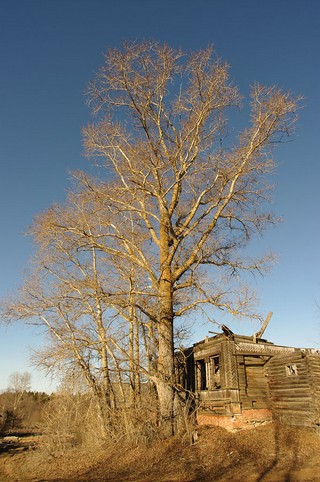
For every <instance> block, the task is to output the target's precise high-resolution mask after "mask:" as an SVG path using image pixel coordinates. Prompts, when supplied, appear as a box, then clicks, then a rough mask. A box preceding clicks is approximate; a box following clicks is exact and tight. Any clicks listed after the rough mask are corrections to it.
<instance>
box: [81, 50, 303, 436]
mask: <svg viewBox="0 0 320 482" xmlns="http://www.w3.org/2000/svg"><path fill="white" fill-rule="evenodd" d="M88 95H89V105H90V107H91V108H92V111H93V113H94V114H95V115H96V120H95V122H94V123H93V124H91V125H89V126H88V127H87V128H86V129H84V143H85V147H86V151H87V154H88V155H90V156H96V157H97V158H98V157H101V158H102V159H103V162H104V163H105V165H106V166H107V169H108V175H110V176H111V178H112V180H113V181H112V183H113V184H110V187H109V192H108V202H111V203H112V205H113V206H114V207H116V208H114V209H115V211H114V213H115V217H114V219H115V221H114V223H109V225H108V227H107V229H106V235H107V236H108V237H109V240H108V244H107V245H108V248H107V251H108V252H109V254H112V255H114V256H117V257H118V258H121V259H122V260H123V262H128V263H130V264H131V265H134V266H136V267H138V268H139V269H142V270H144V271H145V273H146V276H147V277H148V278H149V280H150V283H151V286H152V288H151V289H150V291H152V295H153V296H156V298H157V303H158V313H157V316H156V320H154V322H155V324H156V326H157V336H158V364H157V372H156V376H155V381H156V384H157V391H158V397H159V402H160V413H161V426H162V431H163V433H164V434H166V435H168V434H171V433H172V431H173V430H174V409H173V407H174V403H173V402H174V393H175V390H174V342H173V339H174V335H173V333H174V320H175V319H176V318H177V317H178V316H181V315H183V314H185V313H187V312H188V310H190V309H193V308H196V307H197V306H199V305H200V304H201V305H205V304H212V305H214V306H216V307H218V308H221V309H225V310H229V311H230V312H231V313H233V314H234V315H243V314H248V313H249V311H248V302H250V301H251V299H250V296H249V297H248V294H247V291H244V292H243V293H238V294H237V295H239V296H237V297H236V298H234V297H233V293H232V289H231V285H230V279H231V278H230V275H232V274H235V273H237V274H239V273H241V272H243V271H246V272H247V271H250V272H255V271H261V270H263V269H264V268H265V267H266V266H267V263H268V261H269V260H268V258H267V257H265V258H262V259H251V258H249V257H246V256H245V255H244V252H243V251H242V249H243V248H244V247H245V246H246V245H247V244H248V242H249V241H250V240H251V239H252V237H253V236H254V235H256V234H257V233H261V232H262V231H263V229H264V228H265V226H266V225H268V224H269V223H271V222H273V219H272V216H271V215H270V213H267V212H264V211H263V209H262V208H263V207H265V205H266V202H265V201H267V200H268V196H269V192H270V186H269V185H268V174H269V173H270V172H271V171H272V170H273V168H274V161H273V159H272V156H271V150H272V148H273V147H274V146H275V145H276V144H277V143H279V142H281V141H282V140H283V139H284V138H285V137H286V136H288V135H289V134H290V132H291V130H292V127H293V124H294V122H295V120H296V109H297V100H298V99H294V98H293V97H292V96H291V95H290V94H288V93H283V92H281V91H279V90H277V89H276V88H275V87H271V88H266V87H263V86H261V85H259V84H255V85H254V86H253V88H252V91H251V123H250V126H249V127H248V128H247V129H245V130H244V131H243V132H241V133H240V134H239V135H238V136H237V137H236V136H229V137H228V136H226V133H227V132H228V131H227V118H226V112H227V110H228V109H230V108H232V107H239V106H240V103H241V99H240V95H239V93H238V90H237V88H236V87H235V86H234V85H233V84H232V83H231V82H230V81H229V73H228V66H227V65H226V64H225V63H224V62H222V61H221V60H220V59H219V58H218V57H217V56H216V55H215V53H214V52H213V51H212V49H211V48H208V49H206V50H201V51H198V52H196V53H192V54H190V55H188V56H185V55H183V53H182V52H181V51H177V50H174V49H172V48H170V47H168V46H167V45H159V44H158V43H155V42H145V43H142V44H136V43H133V44H125V45H124V46H123V48H122V49H113V50H110V51H109V52H107V54H106V55H105V60H104V63H103V65H102V67H101V69H100V70H99V72H98V73H97V75H96V77H95V79H94V81H93V82H92V83H91V84H90V85H89V89H88ZM119 213H121V218H122V220H123V218H124V217H126V216H127V217H128V218H130V219H131V220H133V219H134V220H135V222H136V226H137V229H138V230H142V231H143V232H144V233H147V238H148V241H147V240H146V235H145V237H144V240H143V241H142V240H141V238H139V239H137V238H136V239H135V238H134V237H132V233H131V231H130V234H129V235H128V231H127V223H126V222H123V221H121V222H118V221H117V219H116V217H117V216H118V215H119ZM135 241H138V243H135ZM204 266H209V267H210V273H211V276H212V279H213V280H214V279H216V280H217V279H218V276H220V275H219V273H224V275H225V280H227V283H226V285H225V286H224V287H223V288H221V286H218V285H219V283H220V280H219V281H218V282H217V283H215V284H214V283H213V285H212V289H211V290H205V289H204V288H203V287H202V286H201V283H199V279H201V278H199V273H200V272H201V270H202V268H203V267H204ZM184 292H185V293H189V294H188V296H187V295H186V300H188V302H187V303H185V302H183V299H184V296H183V293H184ZM191 292H193V293H194V296H193V298H192V296H191V294H190V293H191ZM249 314H251V315H252V312H251V313H249Z"/></svg>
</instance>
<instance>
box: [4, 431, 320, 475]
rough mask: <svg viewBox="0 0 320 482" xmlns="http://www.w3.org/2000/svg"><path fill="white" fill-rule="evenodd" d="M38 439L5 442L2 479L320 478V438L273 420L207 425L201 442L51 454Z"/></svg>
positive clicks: (169, 441) (159, 443) (179, 441)
mask: <svg viewBox="0 0 320 482" xmlns="http://www.w3.org/2000/svg"><path fill="white" fill-rule="evenodd" d="M32 442H33V441H32V439H30V438H29V439H24V438H21V439H20V440H19V442H15V443H12V442H11V443H10V444H6V446H5V444H1V445H0V481H1V482H5V481H10V482H18V481H19V482H29V481H30V482H31V481H33V482H49V481H55V482H58V481H60V482H62V481H63V482H71V481H72V482H75V481H82V482H85V481H86V482H89V481H97V482H98V481H99V482H100V481H101V482H107V481H108V482H118V481H119V482H125V481H128V482H129V481H131V482H211V481H230V482H237V481H238V482H242V481H243V482H259V481H264V482H277V481H292V482H294V481H299V482H309V481H310V482H313V481H319V482H320V437H319V436H317V435H316V434H314V433H310V432H307V431H304V430H298V429H292V428H281V429H280V428H277V427H276V426H274V425H272V424H270V425H265V426H262V427H258V428H255V429H251V430H246V431H241V432H234V433H230V432H227V431H226V430H224V429H222V428H205V427H203V428H201V429H199V438H198V440H197V442H196V443H195V444H193V445H190V443H188V441H187V440H183V441H181V439H178V438H172V439H170V440H166V441H162V442H160V441H158V442H157V443H153V444H152V445H149V446H140V447H134V448H132V447H131V448H130V447H125V446H124V445H123V444H120V443H119V444H118V446H117V447H113V448H112V449H110V448H109V449H105V450H104V451H102V450H101V451H98V452H97V451H96V452H94V453H88V452H85V453H84V452H79V451H71V452H69V453H68V454H67V455H64V456H61V457H59V458H48V457H45V456H44V452H43V451H41V450H40V449H37V448H36V447H33V445H32Z"/></svg>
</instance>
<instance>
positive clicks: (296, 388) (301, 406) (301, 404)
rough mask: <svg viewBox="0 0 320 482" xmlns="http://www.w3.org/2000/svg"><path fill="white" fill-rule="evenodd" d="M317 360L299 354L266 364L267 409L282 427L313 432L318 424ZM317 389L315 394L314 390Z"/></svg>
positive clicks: (276, 358) (278, 358)
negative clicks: (268, 404)
mask: <svg viewBox="0 0 320 482" xmlns="http://www.w3.org/2000/svg"><path fill="white" fill-rule="evenodd" d="M319 360H320V358H319V357H317V356H315V357H310V355H305V354H304V353H303V352H301V351H300V350H297V351H296V352H295V353H293V354H290V355H283V356H275V357H273V358H272V359H271V360H270V362H268V364H267V369H266V371H267V375H268V379H269V388H270V405H271V409H272V412H273V416H274V418H275V419H276V420H278V421H280V422H281V423H285V424H289V425H297V426H304V427H311V428H316V426H317V423H319V395H320V394H319V370H320V365H319ZM315 388H316V390H315Z"/></svg>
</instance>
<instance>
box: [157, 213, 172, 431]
mask: <svg viewBox="0 0 320 482" xmlns="http://www.w3.org/2000/svg"><path fill="white" fill-rule="evenodd" d="M168 255H169V234H168V228H167V223H165V222H164V221H163V218H162V223H161V228H160V270H161V271H160V272H161V274H160V287H159V294H160V318H159V327H158V336H159V358H158V373H157V382H156V385H157V392H158V397H159V410H160V432H161V433H162V435H163V436H165V437H169V436H171V435H173V433H174V408H173V402H174V344H173V286H172V274H171V266H170V265H168V262H167V260H168Z"/></svg>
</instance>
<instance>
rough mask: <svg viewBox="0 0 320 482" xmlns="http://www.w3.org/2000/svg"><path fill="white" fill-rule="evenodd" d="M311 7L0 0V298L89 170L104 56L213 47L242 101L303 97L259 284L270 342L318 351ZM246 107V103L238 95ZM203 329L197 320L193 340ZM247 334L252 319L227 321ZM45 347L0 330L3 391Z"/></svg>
mask: <svg viewBox="0 0 320 482" xmlns="http://www.w3.org/2000/svg"><path fill="white" fill-rule="evenodd" d="M319 25H320V2H319V1H318V0H268V1H259V0H223V1H221V0H220V1H218V0H197V1H195V0H118V1H113V0H64V1H63V0H2V1H1V5H0V69H1V70H0V99H1V100H0V126H1V127H0V165H1V177H0V186H1V189H0V199H1V202H0V217H1V241H0V242H1V249H0V268H1V272H0V297H1V298H2V297H4V296H5V295H6V294H7V293H8V292H12V291H14V289H15V287H16V286H17V285H18V284H19V282H20V281H21V275H22V273H23V271H24V270H25V269H26V267H27V260H28V258H29V257H30V256H31V255H32V252H33V251H32V244H31V241H30V239H28V238H27V237H25V236H24V235H23V233H24V232H25V230H26V228H27V227H28V225H30V224H31V222H32V219H33V217H34V216H35V214H36V213H38V212H39V211H42V210H44V209H46V208H47V207H49V206H50V205H51V204H52V203H53V202H55V201H63V199H64V197H65V193H66V190H67V189H68V186H69V177H70V176H69V174H68V173H69V171H70V170H72V169H86V170H88V169H90V165H89V162H88V160H87V159H85V158H84V157H83V156H82V144H81V128H82V126H84V125H86V123H87V122H88V120H89V111H88V109H87V107H86V106H85V105H84V96H83V91H84V89H85V86H86V83H87V82H88V81H89V80H91V79H92V77H93V74H94V72H95V71H96V70H97V69H98V67H99V65H100V64H101V63H102V55H103V52H105V51H106V50H107V49H108V48H110V47H119V46H120V45H121V43H122V42H123V41H124V40H127V39H128V40H142V39H155V40H159V41H162V42H163V41H165V42H167V43H169V44H170V45H172V46H176V47H181V48H182V49H183V50H189V49H192V50H197V49H199V48H202V47H206V46H207V45H208V44H213V45H214V46H215V48H216V50H217V51H218V53H219V54H220V55H221V56H222V58H223V59H225V60H227V61H228V62H229V64H230V65H231V77H232V78H233V79H234V81H235V82H236V83H237V84H238V85H239V87H240V90H241V91H242V93H243V94H244V96H245V97H246V96H247V95H248V92H249V85H250V84H252V83H253V82H254V81H255V80H257V81H259V82H261V83H263V84H266V85H270V84H277V85H278V86H280V87H281V88H283V89H285V90H291V91H292V92H293V93H295V94H302V95H303V96H304V98H305V99H304V102H303V104H304V109H303V111H301V115H300V121H299V124H298V129H297V131H296V133H295V136H294V138H293V139H292V141H291V142H290V143H288V144H286V145H283V146H281V147H280V148H279V149H278V150H277V151H276V158H277V160H278V164H279V168H278V171H277V175H276V177H275V181H276V184H277V187H276V191H275V193H274V203H273V206H272V209H273V211H274V212H275V213H277V214H278V215H280V216H282V217H283V218H284V221H283V223H282V224H281V225H279V226H277V227H276V228H275V229H271V230H270V231H268V233H267V234H266V236H265V237H264V239H263V241H262V242H260V243H261V244H262V245H263V247H265V248H266V249H272V250H274V251H275V252H276V253H277V254H278V263H277V265H276V266H275V268H274V270H273V271H272V273H271V274H269V275H268V276H266V277H265V278H263V279H260V280H258V282H257V283H256V288H257V289H258V290H259V294H260V298H261V305H260V308H261V311H262V312H263V313H265V315H267V313H268V311H270V310H271V311H273V312H274V315H273V318H272V320H271V322H270V325H269V327H268V328H267V331H266V333H265V336H266V337H267V338H268V339H269V340H270V341H273V342H274V343H277V344H286V345H291V346H315V347H318V346H319V345H320V308H317V303H318V304H320V257H319V237H320V225H319V208H320V202H319V201H320V188H319V181H320V162H319V151H320V150H319V145H318V139H319V128H320V125H319V124H320V122H319V118H320V109H319V107H320V56H319V47H320V28H319ZM245 100H246V99H245ZM208 329H210V328H208V327H206V328H201V327H200V325H196V327H195V333H194V341H197V340H198V339H200V338H203V337H204V336H205V335H206V334H207V330H208ZM232 329H233V330H234V331H236V332H239V333H245V334H252V333H253V332H254V331H256V330H257V326H255V325H252V324H251V322H244V321H242V322H241V323H239V322H236V323H233V324H232ZM39 344H41V334H39V333H38V332H37V331H35V329H34V328H33V327H26V326H22V325H13V326H10V327H8V328H4V327H1V326H0V390H1V389H3V388H6V386H7V384H8V375H9V374H10V373H12V372H14V371H26V370H27V371H29V372H30V373H31V374H32V377H33V379H32V382H33V383H32V387H33V389H35V390H43V389H49V388H48V387H49V385H48V383H47V382H46V381H45V380H44V379H43V378H42V377H41V376H40V375H39V373H38V372H37V371H34V369H33V368H32V367H31V366H30V365H29V361H28V357H29V354H30V349H31V348H32V347H35V346H37V345H39Z"/></svg>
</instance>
